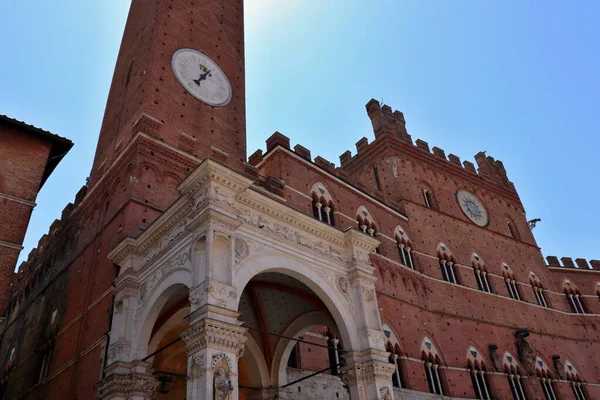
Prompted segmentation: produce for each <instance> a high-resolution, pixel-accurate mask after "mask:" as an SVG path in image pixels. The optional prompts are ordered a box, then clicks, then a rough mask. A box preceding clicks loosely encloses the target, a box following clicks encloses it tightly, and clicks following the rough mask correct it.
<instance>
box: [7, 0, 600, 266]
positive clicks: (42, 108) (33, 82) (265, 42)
mask: <svg viewBox="0 0 600 400" xmlns="http://www.w3.org/2000/svg"><path fill="white" fill-rule="evenodd" d="M128 6H129V2H128V1H126V0H86V1H80V0H61V1H50V0H19V1H3V2H0V38H2V39H1V40H2V54H3V57H2V62H1V63H0V113H3V114H7V115H9V116H11V117H14V118H18V119H21V120H24V121H26V122H28V123H31V124H34V125H36V126H39V127H42V128H44V129H47V130H50V131H52V132H54V133H56V134H59V135H61V136H66V137H68V138H70V139H71V140H73V141H74V142H75V147H74V148H73V149H72V150H71V152H70V154H69V155H68V156H67V157H66V158H65V159H64V160H63V162H62V163H61V164H60V165H59V167H58V168H57V170H56V171H55V172H54V174H53V175H52V176H51V178H50V179H49V180H48V182H47V183H46V184H45V186H44V188H43V189H42V191H41V192H40V195H39V196H38V199H37V203H38V206H37V207H36V209H35V211H34V213H33V218H32V221H31V225H30V227H29V231H28V233H27V237H26V240H25V250H24V251H23V253H22V257H21V258H26V256H27V254H28V253H29V251H30V249H31V248H32V247H34V246H35V245H36V244H37V241H38V239H39V238H40V237H41V235H43V234H44V233H45V232H47V230H48V227H49V225H50V224H51V223H52V221H53V220H54V219H55V218H59V217H60V213H61V210H62V209H63V207H64V206H65V205H66V204H67V203H68V202H69V201H72V200H73V198H74V196H75V193H76V192H77V191H78V190H79V188H80V187H81V185H83V184H84V183H85V178H86V177H87V176H88V175H89V171H90V168H91V163H92V160H93V155H94V149H95V145H96V142H97V138H98V132H99V128H100V124H101V121H102V115H103V110H104V106H105V103H106V97H107V93H108V89H109V85H110V80H111V78H112V72H113V68H114V64H115V60H116V56H117V51H118V47H119V43H120V39H121V35H122V31H123V27H124V24H125V19H126V16H127V11H128ZM245 7H246V63H247V70H246V81H247V83H246V85H247V122H248V129H247V133H248V152H249V153H252V152H253V151H254V150H256V149H257V148H264V140H265V139H266V138H267V137H268V136H269V135H270V134H271V133H272V132H273V131H275V130H278V131H280V132H282V133H284V134H286V135H287V136H289V137H290V138H291V140H292V144H295V143H301V144H302V145H304V146H305V147H307V148H309V149H310V150H312V153H313V156H317V155H321V156H323V157H325V158H327V159H329V160H330V161H334V162H336V163H338V162H339V161H338V157H339V155H340V154H342V153H343V152H344V151H345V150H347V149H351V150H352V151H353V152H354V151H355V150H354V149H355V147H354V143H356V142H357V141H358V140H359V139H360V138H361V137H363V136H366V137H368V138H369V139H372V137H373V134H372V130H371V128H370V122H369V120H368V118H367V116H366V113H365V109H364V105H365V104H366V103H367V101H368V100H369V99H371V98H376V99H378V100H381V99H383V101H384V102H385V103H386V104H389V105H390V106H391V107H392V108H394V109H399V110H401V111H403V112H404V114H405V117H406V120H407V126H408V129H409V132H410V133H411V134H412V136H413V139H416V138H421V139H423V140H426V141H427V142H429V144H430V146H438V147H441V148H443V149H445V150H446V153H454V154H456V155H458V156H460V157H461V158H462V159H464V160H470V161H474V160H473V156H474V155H475V153H477V152H478V151H480V150H487V152H488V154H489V155H492V156H493V157H495V158H496V159H500V160H502V161H503V162H504V164H505V166H506V168H507V171H508V175H509V178H510V179H511V180H512V181H513V182H514V183H515V185H516V187H517V189H518V191H519V193H520V196H521V199H522V201H523V203H524V205H525V207H526V209H527V216H528V218H530V219H531V218H542V222H541V223H540V224H539V225H538V227H537V228H536V229H535V231H534V232H535V235H536V238H537V240H538V244H539V245H540V246H541V247H542V251H543V253H544V254H545V255H557V256H559V257H561V256H571V257H573V258H576V257H584V258H588V259H593V258H596V259H599V258H600V233H599V229H598V227H600V212H599V211H598V199H599V198H600V185H599V178H598V170H599V168H598V157H597V155H596V154H597V152H598V149H597V148H598V147H599V146H600V139H599V135H598V123H597V121H596V119H597V118H596V117H597V114H598V110H599V109H600V107H599V106H600V101H599V100H598V93H599V92H600V78H599V74H598V71H600V54H599V53H598V38H600V25H599V24H597V20H596V16H597V15H600V3H599V2H595V1H583V0H580V1H577V2H559V1H544V2H541V1H527V0H519V1H502V2H499V1H497V2H492V1H479V0H477V1H475V0H473V1H466V0H465V1H463V0H453V1H446V0H437V1H434V0H431V1H423V0H414V1H399V0H394V1H392V0H369V1H366V0H362V1H359V0H279V1H276V0H246V5H245Z"/></svg>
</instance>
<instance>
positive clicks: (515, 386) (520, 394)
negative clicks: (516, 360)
mask: <svg viewBox="0 0 600 400" xmlns="http://www.w3.org/2000/svg"><path fill="white" fill-rule="evenodd" d="M506 377H507V378H508V385H509V386H510V391H511V393H512V396H513V400H527V396H526V395H525V391H524V390H523V385H521V379H522V378H521V375H519V374H513V373H507V374H506Z"/></svg>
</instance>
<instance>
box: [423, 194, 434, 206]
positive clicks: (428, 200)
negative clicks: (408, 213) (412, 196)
mask: <svg viewBox="0 0 600 400" xmlns="http://www.w3.org/2000/svg"><path fill="white" fill-rule="evenodd" d="M423 198H424V199H425V206H427V208H433V201H432V198H431V193H429V191H428V190H426V189H425V190H423Z"/></svg>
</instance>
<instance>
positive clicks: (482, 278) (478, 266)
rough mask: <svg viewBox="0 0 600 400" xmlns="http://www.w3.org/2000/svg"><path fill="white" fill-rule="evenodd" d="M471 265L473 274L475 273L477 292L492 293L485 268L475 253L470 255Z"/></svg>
mask: <svg viewBox="0 0 600 400" xmlns="http://www.w3.org/2000/svg"><path fill="white" fill-rule="evenodd" d="M471 265H472V266H473V272H474V273H475V280H476V281H477V287H478V288H479V290H481V291H484V292H487V293H493V291H492V286H491V285H490V281H489V279H488V273H487V270H486V268H485V263H484V262H483V260H482V259H481V257H479V255H478V254H477V253H473V254H472V255H471Z"/></svg>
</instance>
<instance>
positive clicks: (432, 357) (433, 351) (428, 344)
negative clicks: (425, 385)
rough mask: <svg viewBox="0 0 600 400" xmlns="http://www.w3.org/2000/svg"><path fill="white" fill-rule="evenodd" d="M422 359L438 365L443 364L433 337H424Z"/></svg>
mask: <svg viewBox="0 0 600 400" xmlns="http://www.w3.org/2000/svg"><path fill="white" fill-rule="evenodd" d="M421 358H423V360H428V361H432V362H433V361H435V362H436V363H437V364H440V365H441V364H443V360H442V357H441V356H440V353H439V351H438V349H437V346H436V345H435V343H434V341H433V340H432V339H431V337H430V336H429V335H428V336H424V337H423V339H422V340H421Z"/></svg>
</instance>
